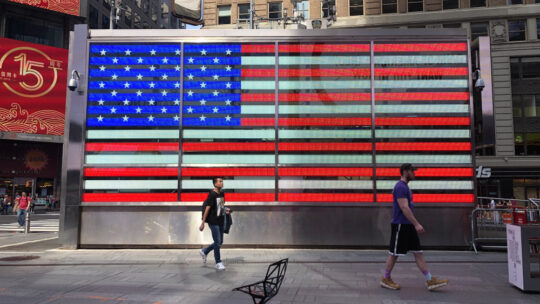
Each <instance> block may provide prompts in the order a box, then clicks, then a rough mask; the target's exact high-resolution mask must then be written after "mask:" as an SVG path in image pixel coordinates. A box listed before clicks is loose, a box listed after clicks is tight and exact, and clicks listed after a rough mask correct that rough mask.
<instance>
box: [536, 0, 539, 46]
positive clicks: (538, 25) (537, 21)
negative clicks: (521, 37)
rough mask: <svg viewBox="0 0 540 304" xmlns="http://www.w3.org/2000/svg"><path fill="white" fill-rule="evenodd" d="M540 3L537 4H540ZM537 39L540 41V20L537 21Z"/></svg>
mask: <svg viewBox="0 0 540 304" xmlns="http://www.w3.org/2000/svg"><path fill="white" fill-rule="evenodd" d="M538 1H540V0H538ZM538 1H536V3H540V2H538ZM536 38H538V39H540V19H536Z"/></svg>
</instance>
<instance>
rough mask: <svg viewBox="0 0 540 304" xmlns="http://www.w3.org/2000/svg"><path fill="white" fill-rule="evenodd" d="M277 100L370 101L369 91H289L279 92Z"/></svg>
mask: <svg viewBox="0 0 540 304" xmlns="http://www.w3.org/2000/svg"><path fill="white" fill-rule="evenodd" d="M243 95H244V94H242V96H243ZM242 100H243V99H242ZM279 101H280V102H282V101H283V102H294V101H371V93H289V94H279Z"/></svg>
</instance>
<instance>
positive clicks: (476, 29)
mask: <svg viewBox="0 0 540 304" xmlns="http://www.w3.org/2000/svg"><path fill="white" fill-rule="evenodd" d="M488 28H489V27H488V23H487V22H473V23H471V40H474V39H476V38H478V37H480V36H488V35H489V32H488Z"/></svg>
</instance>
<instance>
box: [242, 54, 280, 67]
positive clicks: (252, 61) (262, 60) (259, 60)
mask: <svg viewBox="0 0 540 304" xmlns="http://www.w3.org/2000/svg"><path fill="white" fill-rule="evenodd" d="M275 64H276V58H275V57H274V56H242V65H275Z"/></svg>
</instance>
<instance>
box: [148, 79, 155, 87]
mask: <svg viewBox="0 0 540 304" xmlns="http://www.w3.org/2000/svg"><path fill="white" fill-rule="evenodd" d="M148 86H149V87H151V88H152V89H153V88H154V87H155V86H156V84H155V83H154V82H153V81H152V82H150V84H148Z"/></svg>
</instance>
